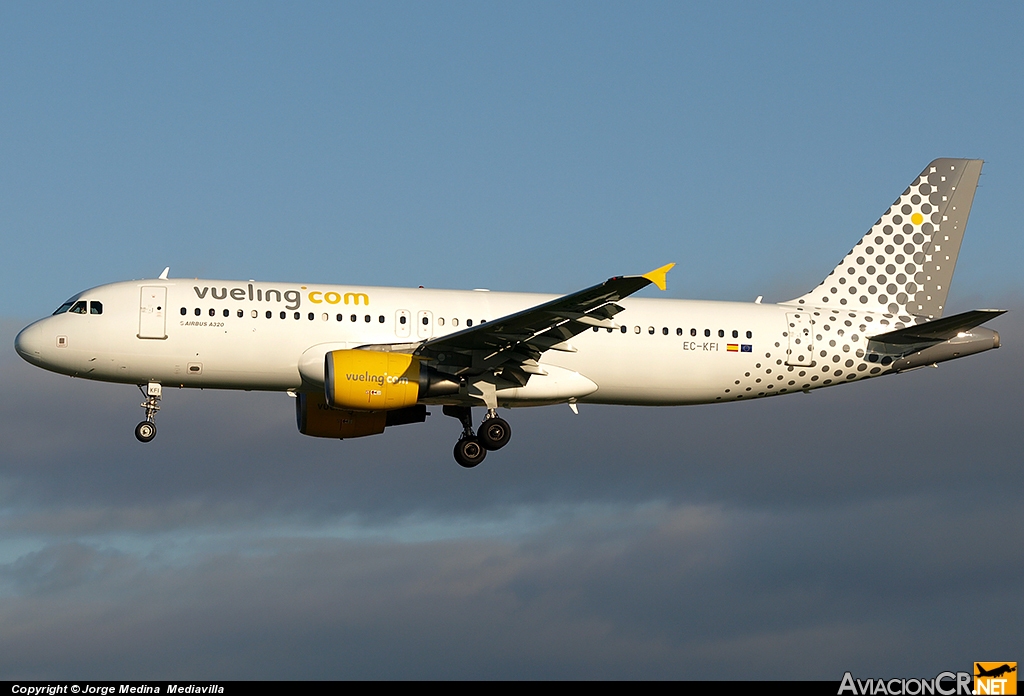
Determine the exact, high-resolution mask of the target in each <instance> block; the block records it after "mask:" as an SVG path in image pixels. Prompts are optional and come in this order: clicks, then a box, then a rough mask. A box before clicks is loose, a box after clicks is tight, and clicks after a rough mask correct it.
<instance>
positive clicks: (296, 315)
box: [292, 312, 302, 319]
mask: <svg viewBox="0 0 1024 696" xmlns="http://www.w3.org/2000/svg"><path fill="white" fill-rule="evenodd" d="M292 316H294V317H295V318H296V319H298V318H299V317H301V316H302V315H301V314H299V313H298V312H296V313H295V314H294V315H292Z"/></svg>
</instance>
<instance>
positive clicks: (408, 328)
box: [395, 309, 412, 338]
mask: <svg viewBox="0 0 1024 696" xmlns="http://www.w3.org/2000/svg"><path fill="white" fill-rule="evenodd" d="M411 333H412V315H411V314H409V310H408V309H400V310H398V311H397V312H395V335H396V336H398V337H399V338H409V336H410V335H411Z"/></svg>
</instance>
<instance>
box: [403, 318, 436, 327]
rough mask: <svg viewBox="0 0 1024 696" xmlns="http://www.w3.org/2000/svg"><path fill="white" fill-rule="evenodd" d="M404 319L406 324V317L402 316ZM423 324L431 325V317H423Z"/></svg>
mask: <svg viewBox="0 0 1024 696" xmlns="http://www.w3.org/2000/svg"><path fill="white" fill-rule="evenodd" d="M402 319H403V321H402V323H403V324H404V323H405V321H404V319H405V317H402ZM423 325H424V326H429V325H430V319H429V318H428V317H423Z"/></svg>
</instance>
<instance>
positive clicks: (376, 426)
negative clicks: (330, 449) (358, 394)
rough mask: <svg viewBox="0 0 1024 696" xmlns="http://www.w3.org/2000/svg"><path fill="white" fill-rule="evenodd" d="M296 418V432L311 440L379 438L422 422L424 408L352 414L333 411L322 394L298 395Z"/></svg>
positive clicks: (337, 410) (425, 409)
mask: <svg viewBox="0 0 1024 696" xmlns="http://www.w3.org/2000/svg"><path fill="white" fill-rule="evenodd" d="M295 417H296V420H297V421H298V426H299V432H300V433H302V434H303V435H310V436H312V437H331V438H340V439H345V438H350V437H365V436H367V435H380V434H381V433H382V432H384V428H386V427H388V426H392V425H404V424H406V423H422V422H423V421H425V420H426V419H427V407H426V406H423V405H419V406H411V407H409V408H403V409H399V410H396V411H353V410H351V409H335V408H331V407H330V406H329V405H328V404H327V399H326V398H324V395H323V394H305V393H300V394H299V395H298V396H297V398H296V399H295Z"/></svg>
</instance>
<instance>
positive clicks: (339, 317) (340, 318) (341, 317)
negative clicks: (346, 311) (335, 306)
mask: <svg viewBox="0 0 1024 696" xmlns="http://www.w3.org/2000/svg"><path fill="white" fill-rule="evenodd" d="M344 318H345V317H343V316H342V315H341V314H339V315H338V316H337V319H338V321H341V320H342V319H344Z"/></svg>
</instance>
